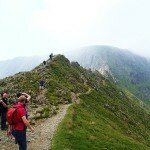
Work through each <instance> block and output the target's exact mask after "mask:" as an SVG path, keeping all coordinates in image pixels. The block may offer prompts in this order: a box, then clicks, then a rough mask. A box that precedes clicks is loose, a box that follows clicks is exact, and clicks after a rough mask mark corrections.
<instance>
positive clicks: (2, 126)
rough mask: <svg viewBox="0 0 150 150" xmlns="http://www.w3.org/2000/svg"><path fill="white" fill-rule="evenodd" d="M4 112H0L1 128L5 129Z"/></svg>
mask: <svg viewBox="0 0 150 150" xmlns="http://www.w3.org/2000/svg"><path fill="white" fill-rule="evenodd" d="M6 127H7V126H6V113H5V112H2V113H1V130H5V129H6Z"/></svg>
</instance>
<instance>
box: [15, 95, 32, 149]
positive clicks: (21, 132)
mask: <svg viewBox="0 0 150 150" xmlns="http://www.w3.org/2000/svg"><path fill="white" fill-rule="evenodd" d="M26 101H27V98H26V97H25V96H24V95H21V96H20V97H19V98H18V103H17V105H16V107H17V110H16V113H15V115H14V119H15V122H16V123H15V124H14V125H13V131H12V134H13V136H14V137H15V140H16V142H17V143H18V145H19V150H27V140H26V127H28V128H29V129H30V130H31V131H32V132H34V129H33V128H32V127H31V125H30V123H29V121H28V120H27V118H26V110H25V104H26Z"/></svg>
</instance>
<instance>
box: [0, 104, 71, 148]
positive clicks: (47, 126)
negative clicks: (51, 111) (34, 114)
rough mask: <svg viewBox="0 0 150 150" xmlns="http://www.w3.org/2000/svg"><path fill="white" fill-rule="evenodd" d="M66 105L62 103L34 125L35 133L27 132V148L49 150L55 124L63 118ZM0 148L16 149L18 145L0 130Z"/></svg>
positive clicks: (55, 127)
mask: <svg viewBox="0 0 150 150" xmlns="http://www.w3.org/2000/svg"><path fill="white" fill-rule="evenodd" d="M69 106H70V104H68V105H62V106H61V107H60V110H59V112H58V113H57V114H56V115H55V116H53V117H51V118H48V119H45V120H43V121H42V122H41V123H39V124H38V125H37V126H35V127H34V128H35V133H31V132H27V137H28V139H29V140H30V142H29V143H28V150H49V149H50V145H51V141H52V138H53V135H54V132H55V131H56V129H57V126H58V125H59V123H60V122H61V121H62V119H63V118H64V116H65V114H66V112H67V109H68V107H69ZM0 138H1V141H0V150H18V145H16V144H14V140H12V139H10V138H7V136H6V132H0Z"/></svg>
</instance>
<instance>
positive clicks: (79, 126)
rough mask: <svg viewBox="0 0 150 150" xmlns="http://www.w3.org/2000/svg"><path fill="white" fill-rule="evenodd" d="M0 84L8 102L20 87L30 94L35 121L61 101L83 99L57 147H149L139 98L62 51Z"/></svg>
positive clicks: (146, 121)
mask: <svg viewBox="0 0 150 150" xmlns="http://www.w3.org/2000/svg"><path fill="white" fill-rule="evenodd" d="M41 78H44V79H45V81H46V86H45V89H44V91H43V92H42V94H41V93H39V89H38V80H39V79H41ZM0 88H1V90H3V89H8V90H9V92H10V96H11V97H10V102H11V101H12V100H14V99H15V93H16V92H18V91H24V92H27V93H29V94H30V95H31V96H32V100H31V103H30V105H29V106H30V113H31V114H33V117H32V119H35V120H37V119H41V118H46V117H50V116H51V115H52V114H55V113H57V109H59V107H58V106H59V104H65V103H70V102H71V101H72V100H73V101H76V100H77V103H79V102H80V103H79V104H73V105H72V106H71V107H70V109H69V112H68V115H67V116H66V118H65V120H64V121H63V122H62V124H61V126H60V127H59V130H58V133H57V134H56V136H55V138H54V142H53V149H57V150H58V149H60V150H62V149H75V150H76V149H90V150H91V149H98V150H99V149H106V148H107V149H115V150H116V149H118V150H119V149H144V150H145V149H149V148H150V145H149V143H150V122H149V120H150V116H149V114H148V113H147V112H146V111H144V109H143V106H142V105H141V104H140V101H139V100H138V99H136V98H135V97H134V96H131V95H130V94H128V95H127V94H125V93H126V92H124V91H122V90H121V89H119V88H117V87H116V86H115V85H114V84H113V83H111V82H109V81H108V80H106V79H105V78H104V77H103V76H102V75H101V74H100V73H99V72H92V71H91V70H86V69H84V68H82V67H81V66H80V65H79V64H78V63H76V62H72V63H70V62H69V60H68V59H66V58H65V57H64V56H62V55H58V56H57V57H55V58H54V59H53V60H52V61H50V60H48V61H47V62H46V65H45V66H44V65H43V64H41V65H40V66H37V67H36V68H35V69H33V70H32V71H31V72H22V73H18V74H16V75H14V76H11V77H8V78H5V79H3V80H0ZM79 97H80V100H79ZM30 113H29V114H30ZM29 117H31V116H29Z"/></svg>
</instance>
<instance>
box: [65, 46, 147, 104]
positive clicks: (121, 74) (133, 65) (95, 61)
mask: <svg viewBox="0 0 150 150" xmlns="http://www.w3.org/2000/svg"><path fill="white" fill-rule="evenodd" d="M68 57H69V58H70V59H71V60H74V61H78V62H79V63H80V64H81V65H82V66H83V67H86V68H91V69H97V70H99V71H100V72H101V73H102V74H104V75H105V76H106V77H108V78H109V79H113V80H114V81H115V82H116V83H117V84H118V85H120V86H122V87H123V88H126V89H128V90H129V91H130V92H132V93H133V94H135V95H136V96H137V97H138V98H140V99H142V100H144V101H146V102H149V101H150V61H148V60H147V59H146V58H144V57H140V56H138V55H135V54H133V53H131V52H129V51H127V50H123V49H119V48H115V47H109V46H98V45H97V46H89V47H84V48H81V49H80V50H79V51H78V50H77V51H73V52H72V54H70V55H69V56H68Z"/></svg>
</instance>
